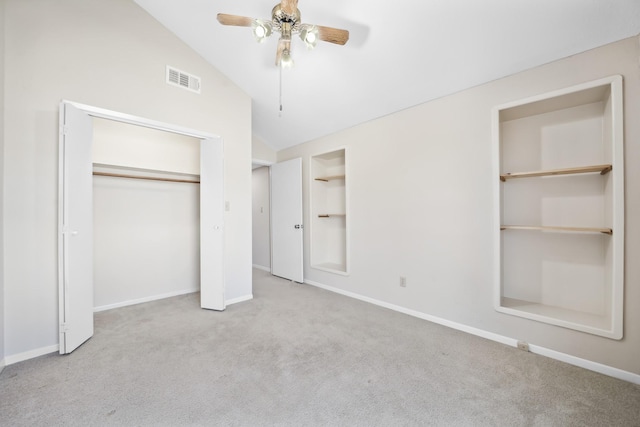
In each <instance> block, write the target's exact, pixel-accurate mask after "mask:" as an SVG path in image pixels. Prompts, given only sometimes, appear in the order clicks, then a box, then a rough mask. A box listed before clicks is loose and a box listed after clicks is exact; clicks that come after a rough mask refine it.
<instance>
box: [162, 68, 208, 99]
mask: <svg viewBox="0 0 640 427" xmlns="http://www.w3.org/2000/svg"><path fill="white" fill-rule="evenodd" d="M167 83H168V84H170V85H173V86H178V87H181V88H183V89H187V90H190V91H192V92H195V93H200V77H197V76H194V75H193V74H188V73H185V72H184V71H180V70H178V69H177V68H173V67H170V66H168V65H167Z"/></svg>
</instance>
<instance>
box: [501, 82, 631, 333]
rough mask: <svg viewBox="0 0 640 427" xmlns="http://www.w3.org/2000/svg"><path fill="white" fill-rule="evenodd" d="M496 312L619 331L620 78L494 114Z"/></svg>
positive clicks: (621, 239)
mask: <svg viewBox="0 0 640 427" xmlns="http://www.w3.org/2000/svg"><path fill="white" fill-rule="evenodd" d="M492 120H493V134H494V135H493V138H494V141H493V143H494V153H495V154H494V156H495V157H494V173H495V176H496V184H495V185H496V187H495V194H496V197H495V200H496V202H495V203H496V204H495V216H496V228H495V230H494V233H495V234H494V236H495V238H494V242H495V247H496V264H495V277H496V287H495V306H496V310H498V311H500V312H502V313H507V314H511V315H515V316H520V317H524V318H528V319H532V320H536V321H540V322H545V323H550V324H553V325H558V326H562V327H566V328H571V329H576V330H579V331H583V332H588V333H592V334H595V335H600V336H604V337H608V338H613V339H620V338H622V333H623V324H622V321H623V312H622V310H623V285H624V283H623V273H624V264H623V262H624V261H623V260H624V254H623V250H624V190H623V179H624V174H623V144H622V129H623V128H622V77H620V76H612V77H608V78H604V79H601V80H597V81H593V82H588V83H585V84H581V85H578V86H574V87H571V88H567V89H561V90H558V91H555V92H552V93H548V94H544V95H540V96H536V97H532V98H528V99H525V100H520V101H516V102H512V103H509V104H505V105H501V106H498V107H496V108H495V109H494V111H493V116H492Z"/></svg>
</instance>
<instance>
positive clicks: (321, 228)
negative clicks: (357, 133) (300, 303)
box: [310, 149, 349, 274]
mask: <svg viewBox="0 0 640 427" xmlns="http://www.w3.org/2000/svg"><path fill="white" fill-rule="evenodd" d="M310 163H311V180H310V181H311V182H310V184H311V192H310V193H311V221H310V223H311V230H310V246H311V254H310V255H311V256H310V258H311V267H313V268H316V269H320V270H325V271H329V272H332V273H338V274H348V272H349V268H348V234H347V231H348V230H347V224H348V221H347V219H348V218H347V176H346V150H345V149H340V150H334V151H330V152H326V153H321V154H318V155H315V156H312V157H311V162H310Z"/></svg>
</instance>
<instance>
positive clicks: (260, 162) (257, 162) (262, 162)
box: [251, 158, 276, 167]
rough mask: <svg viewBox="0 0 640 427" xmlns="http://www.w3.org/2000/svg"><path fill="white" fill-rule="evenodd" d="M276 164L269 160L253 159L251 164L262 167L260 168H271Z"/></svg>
mask: <svg viewBox="0 0 640 427" xmlns="http://www.w3.org/2000/svg"><path fill="white" fill-rule="evenodd" d="M274 163H276V162H270V161H268V160H258V159H253V158H252V159H251V164H252V165H260V166H267V167H268V166H271V165H273V164H274Z"/></svg>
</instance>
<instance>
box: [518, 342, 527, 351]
mask: <svg viewBox="0 0 640 427" xmlns="http://www.w3.org/2000/svg"><path fill="white" fill-rule="evenodd" d="M518 350H522V351H529V343H526V342H524V341H518Z"/></svg>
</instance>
